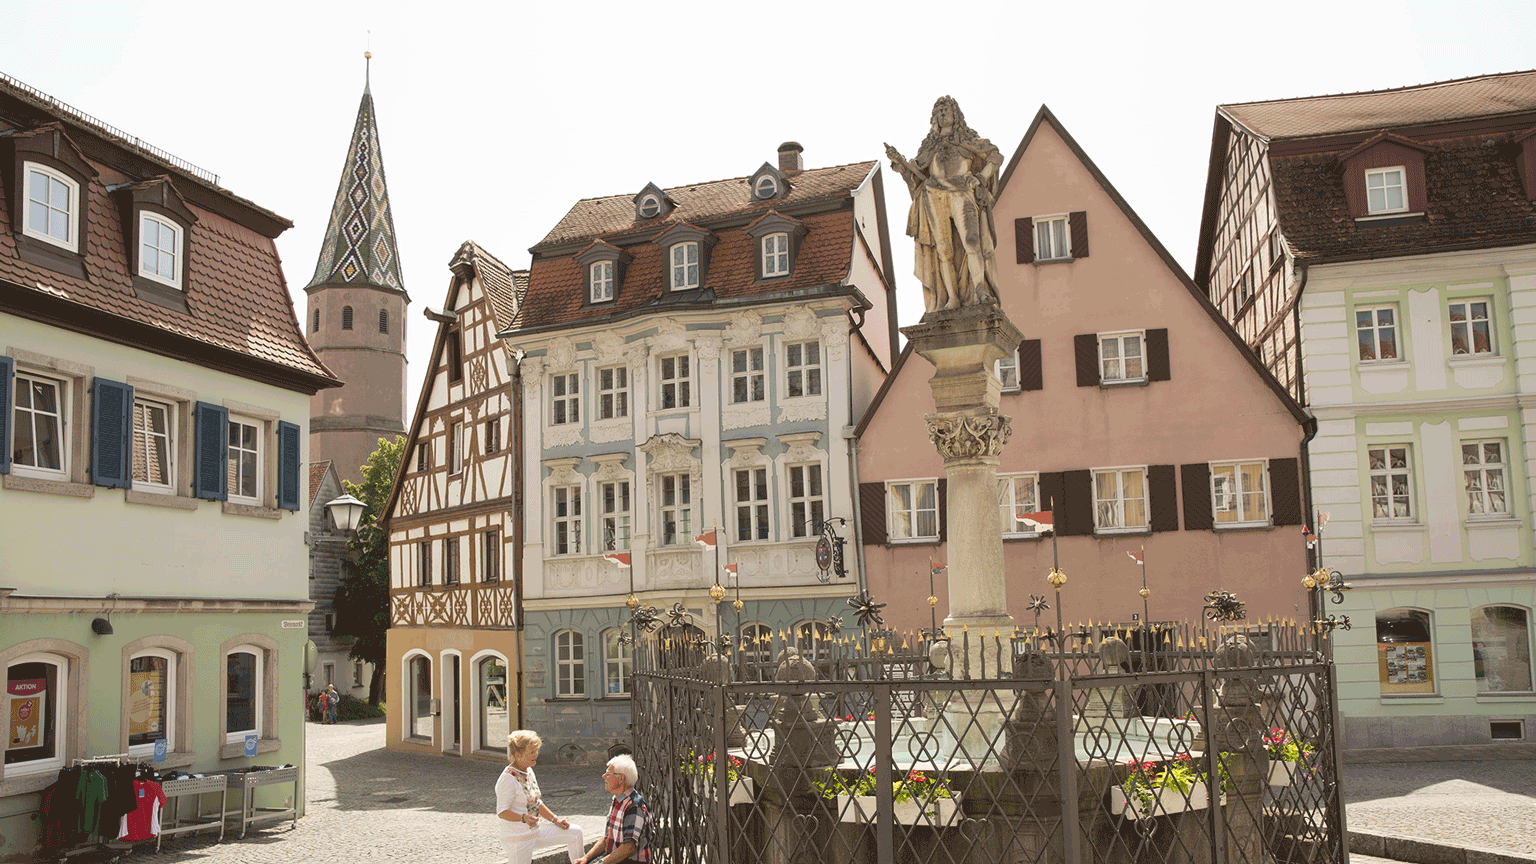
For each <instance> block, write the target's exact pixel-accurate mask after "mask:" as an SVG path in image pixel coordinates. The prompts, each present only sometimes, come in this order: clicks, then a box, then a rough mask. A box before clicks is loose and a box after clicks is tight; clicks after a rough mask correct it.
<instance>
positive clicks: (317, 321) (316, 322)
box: [309, 306, 320, 331]
mask: <svg viewBox="0 0 1536 864" xmlns="http://www.w3.org/2000/svg"><path fill="white" fill-rule="evenodd" d="M309 329H310V330H311V331H314V330H319V329H320V307H318V306H316V307H315V314H314V322H313V323H311V324H310V325H309Z"/></svg>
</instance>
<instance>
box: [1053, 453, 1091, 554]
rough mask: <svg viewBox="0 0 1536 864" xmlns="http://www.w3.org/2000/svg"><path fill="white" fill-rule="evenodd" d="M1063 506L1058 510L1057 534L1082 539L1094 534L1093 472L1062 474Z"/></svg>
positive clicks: (1084, 470) (1064, 472) (1066, 472)
mask: <svg viewBox="0 0 1536 864" xmlns="http://www.w3.org/2000/svg"><path fill="white" fill-rule="evenodd" d="M1061 489H1062V494H1061V499H1062V501H1061V506H1059V507H1057V508H1056V514H1057V515H1056V517H1055V521H1056V533H1057V534H1060V535H1061V536H1063V537H1082V536H1087V535H1091V534H1092V533H1093V472H1092V471H1089V470H1088V469H1086V468H1085V469H1083V470H1081V471H1063V472H1061ZM1063 523H1065V524H1063Z"/></svg>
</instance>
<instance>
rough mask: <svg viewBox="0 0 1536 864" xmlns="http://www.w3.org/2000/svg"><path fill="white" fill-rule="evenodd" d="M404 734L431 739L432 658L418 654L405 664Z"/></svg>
mask: <svg viewBox="0 0 1536 864" xmlns="http://www.w3.org/2000/svg"><path fill="white" fill-rule="evenodd" d="M406 670H407V671H406V677H405V686H406V697H405V699H406V709H405V716H406V719H407V721H408V722H407V724H406V730H407V731H406V733H405V734H406V736H407V737H410V738H417V739H425V740H428V741H430V740H431V739H432V658H430V657H423V656H422V655H420V654H417V655H416V656H414V657H412V658H411V659H410V660H409V661H407V664H406Z"/></svg>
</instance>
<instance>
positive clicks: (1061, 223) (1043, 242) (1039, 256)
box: [1035, 216, 1072, 261]
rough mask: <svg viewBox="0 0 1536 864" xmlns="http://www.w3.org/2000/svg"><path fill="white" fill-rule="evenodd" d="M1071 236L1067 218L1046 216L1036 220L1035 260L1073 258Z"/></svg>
mask: <svg viewBox="0 0 1536 864" xmlns="http://www.w3.org/2000/svg"><path fill="white" fill-rule="evenodd" d="M1070 238H1071V235H1070V234H1069V233H1068V232H1067V217H1065V216H1046V217H1037V218H1036V219H1035V260H1036V261H1051V260H1054V259H1057V258H1070V257H1072V241H1071V239H1070Z"/></svg>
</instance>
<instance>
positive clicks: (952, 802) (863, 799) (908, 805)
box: [837, 795, 960, 828]
mask: <svg viewBox="0 0 1536 864" xmlns="http://www.w3.org/2000/svg"><path fill="white" fill-rule="evenodd" d="M879 808H880V805H879V803H878V799H877V798H875V796H873V795H858V796H851V795H839V796H837V813H838V817H837V818H838V819H839V820H840V821H842V822H874V821H875V816H876V814H878V813H879ZM891 814H892V815H893V816H895V817H896V823H897V824H898V825H929V826H932V827H934V828H948V827H949V826H951V825H953V824H955V823H956V822H958V821H960V800H959V799H958V798H935V799H933V800H932V801H929V802H927V803H926V804H922V803H919V802H917V801H897V802H893V803H892V804H891Z"/></svg>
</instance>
